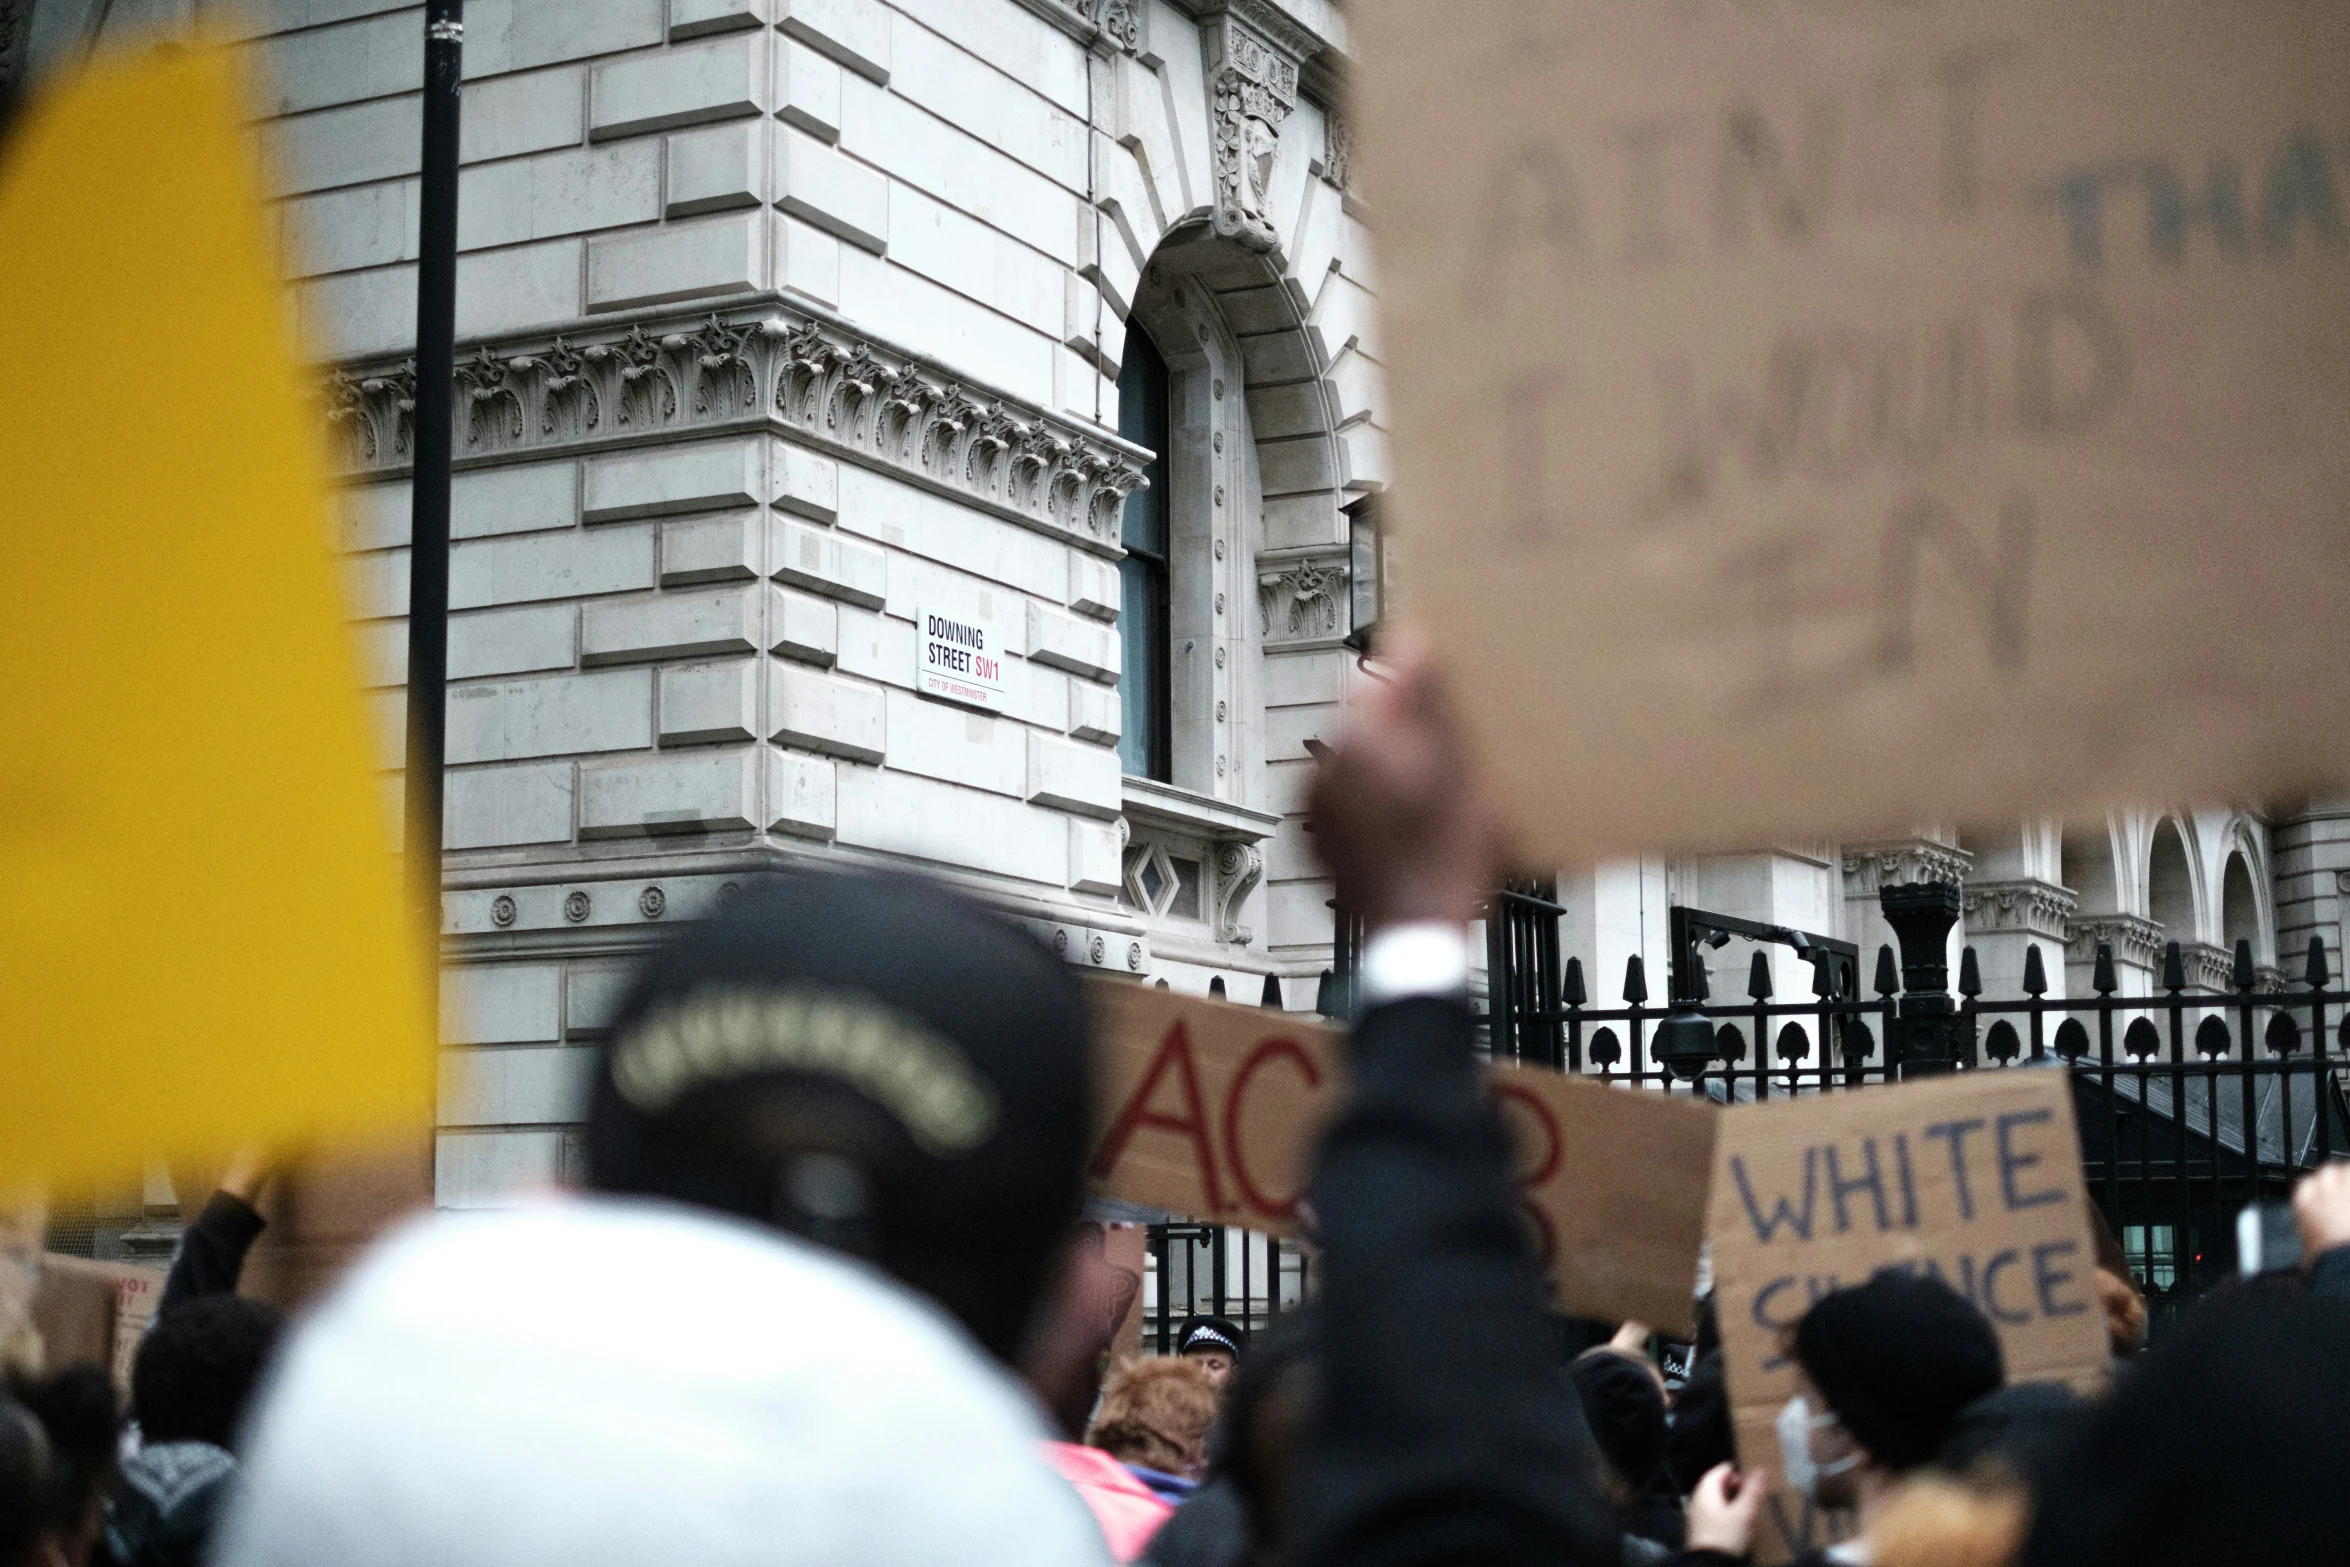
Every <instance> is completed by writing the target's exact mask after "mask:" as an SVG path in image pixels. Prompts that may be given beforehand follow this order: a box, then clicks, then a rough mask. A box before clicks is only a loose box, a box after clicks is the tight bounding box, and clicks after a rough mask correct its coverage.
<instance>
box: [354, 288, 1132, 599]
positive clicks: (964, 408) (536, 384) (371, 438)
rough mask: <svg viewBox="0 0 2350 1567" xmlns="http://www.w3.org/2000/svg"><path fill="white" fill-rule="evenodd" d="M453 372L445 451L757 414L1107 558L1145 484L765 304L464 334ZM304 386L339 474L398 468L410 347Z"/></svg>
mask: <svg viewBox="0 0 2350 1567" xmlns="http://www.w3.org/2000/svg"><path fill="white" fill-rule="evenodd" d="M456 379H457V396H456V410H455V418H456V432H455V449H456V460H457V464H458V466H459V467H467V466H474V465H479V464H482V463H487V462H492V461H496V460H499V459H501V458H513V457H516V456H521V455H526V454H529V455H535V454H539V453H545V454H547V455H550V456H552V455H557V454H562V453H568V452H571V451H575V450H578V449H582V448H586V449H590V450H593V449H597V448H602V447H610V446H626V445H631V444H635V443H638V442H642V441H646V440H651V439H674V438H675V437H677V436H679V435H682V434H688V433H692V434H702V433H705V432H706V433H709V434H714V435H715V434H722V433H728V432H732V431H737V430H743V429H769V430H772V431H774V432H775V433H778V434H785V435H788V436H790V437H791V438H793V439H794V440H797V441H799V442H801V443H803V444H806V445H808V446H811V447H813V448H815V449H817V450H820V451H824V452H826V453H828V454H830V455H835V456H839V457H843V458H847V459H848V460H850V461H853V462H858V463H862V464H864V465H865V466H867V467H871V468H876V469H879V470H881V471H883V472H885V473H890V474H894V475H896V476H898V477H901V478H905V479H909V480H911V481H913V482H916V483H919V484H922V485H924V486H925V487H927V488H930V489H935V490H940V491H944V492H946V493H948V494H951V495H953V496H955V497H956V498H957V499H960V500H963V501H966V502H969V503H972V504H976V505H979V506H981V507H983V508H985V509H987V510H990V511H993V512H996V513H998V514H1001V515H1003V516H1006V517H1008V518H1010V519H1012V520H1014V521H1017V522H1021V523H1024V524H1026V525H1028V526H1030V527H1033V528H1037V529H1040V530H1041V531H1044V532H1047V533H1052V534H1055V535H1058V536H1061V537H1063V538H1066V539H1067V540H1068V541H1069V542H1071V543H1073V544H1077V545H1081V546H1083V547H1085V548H1087V549H1090V550H1092V551H1094V552H1095V553H1097V554H1102V555H1108V556H1113V557H1114V556H1117V555H1120V554H1123V553H1124V550H1123V548H1122V547H1121V546H1120V544H1119V526H1118V524H1119V511H1120V508H1121V507H1122V506H1123V504H1124V502H1125V499H1126V496H1127V494H1128V493H1129V492H1131V491H1133V490H1137V489H1140V488H1142V487H1143V485H1144V483H1145V481H1144V478H1143V470H1142V463H1143V460H1144V457H1145V454H1144V453H1143V452H1142V451H1141V449H1140V448H1137V447H1133V446H1129V445H1128V444H1126V443H1125V442H1122V441H1119V440H1116V439H1115V438H1113V437H1109V436H1106V435H1104V434H1102V433H1101V432H1098V431H1093V430H1089V429H1085V428H1083V427H1082V426H1079V425H1077V424H1074V423H1072V422H1069V421H1065V420H1060V419H1056V418H1053V417H1052V416H1050V415H1048V414H1045V413H1042V412H1040V411H1038V410H1036V409H1033V408H1027V407H1024V406H1022V405H1020V404H1018V403H1015V402H1014V401H1012V400H1011V399H1009V398H1006V397H1002V396H999V395H994V394H990V393H985V392H981V391H979V390H978V389H976V388H972V389H967V388H966V387H965V386H964V385H963V384H962V383H961V382H959V381H957V380H956V379H955V378H954V377H952V376H951V375H948V374H945V373H944V372H942V371H939V370H937V369H935V368H933V367H930V366H927V365H924V364H922V363H921V362H919V361H917V360H915V359H914V358H913V357H912V356H910V355H907V354H904V353H901V352H897V351H894V350H890V349H886V348H882V347H878V346H876V345H875V344H873V343H871V342H869V341H867V340H865V339H863V338H861V337H858V336H856V335H854V334H852V333H849V332H847V331H845V330H843V329H841V328H840V327H838V326H836V325H834V324H833V323H831V322H829V321H821V320H817V319H815V318H813V317H810V316H807V315H804V314H801V313H800V312H797V311H795V310H793V309H791V308H790V307H787V306H784V305H781V304H772V305H768V306H766V307H764V308H763V309H761V310H760V311H759V312H758V313H757V314H754V315H741V314H710V315H706V316H704V317H702V318H701V319H699V320H695V319H691V318H686V319H674V318H673V319H667V320H664V319H653V320H638V321H635V322H633V323H632V324H630V325H629V326H627V327H626V328H625V329H623V328H620V327H613V328H609V329H607V330H604V331H602V332H595V331H590V332H583V333H579V334H577V335H573V334H568V333H564V334H557V335H555V336H553V337H550V338H536V339H528V340H523V341H519V342H513V343H506V344H490V343H480V344H476V345H474V347H473V348H472V349H471V350H470V351H469V352H467V353H465V354H462V355H460V357H459V359H458V363H457V374H456ZM321 393H322V396H323V400H324V402H325V413H326V419H327V423H328V425H329V428H330V429H331V431H332V432H333V435H334V438H335V441H336V445H337V450H338V455H339V457H340V459H341V462H342V466H343V469H344V473H345V476H346V477H347V478H350V479H354V480H366V479H371V478H375V477H379V476H380V477H385V478H391V477H397V476H400V475H403V474H405V473H406V471H407V469H408V467H409V464H410V463H411V462H412V461H413V458H414V442H415V414H416V372H415V362H414V361H413V360H406V361H399V362H394V363H385V364H377V365H351V366H344V367H341V368H338V369H335V370H333V371H331V372H330V373H329V374H328V376H327V377H326V380H325V381H324V383H323V385H322V387H321Z"/></svg>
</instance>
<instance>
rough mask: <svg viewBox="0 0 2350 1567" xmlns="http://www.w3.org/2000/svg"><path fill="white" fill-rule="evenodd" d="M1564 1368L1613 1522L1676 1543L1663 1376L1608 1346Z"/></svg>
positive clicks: (1675, 1508)
mask: <svg viewBox="0 0 2350 1567" xmlns="http://www.w3.org/2000/svg"><path fill="white" fill-rule="evenodd" d="M1567 1376H1568V1378H1569V1379H1570V1380H1571V1381H1573V1383H1574V1384H1575V1393H1576V1396H1577V1397H1578V1398H1580V1399H1581V1400H1582V1403H1583V1419H1584V1423H1585V1424H1587V1425H1588V1426H1590V1428H1591V1438H1592V1441H1593V1442H1594V1443H1595V1444H1596V1445H1597V1446H1598V1448H1599V1458H1600V1475H1599V1481H1600V1486H1599V1489H1600V1494H1601V1495H1602V1496H1604V1497H1605V1498H1606V1499H1607V1503H1608V1505H1609V1507H1611V1508H1612V1509H1614V1511H1615V1515H1616V1520H1617V1522H1619V1523H1621V1524H1622V1525H1623V1527H1624V1532H1625V1533H1627V1534H1632V1535H1637V1536H1639V1537H1640V1538H1641V1539H1644V1540H1653V1541H1655V1542H1656V1543H1657V1544H1659V1545H1664V1546H1669V1547H1674V1548H1678V1547H1679V1545H1680V1544H1681V1531H1682V1520H1681V1508H1680V1505H1679V1502H1678V1500H1677V1499H1676V1498H1675V1497H1674V1495H1673V1494H1672V1492H1671V1490H1670V1485H1671V1481H1670V1480H1669V1479H1668V1478H1667V1476H1666V1473H1665V1455H1666V1447H1667V1442H1668V1439H1669V1436H1670V1431H1671V1428H1670V1425H1669V1419H1668V1415H1667V1412H1666V1409H1665V1392H1664V1384H1663V1381H1662V1379H1661V1378H1660V1377H1659V1376H1658V1375H1657V1373H1656V1372H1654V1371H1653V1370H1651V1369H1650V1368H1649V1365H1648V1363H1647V1362H1646V1361H1645V1360H1642V1359H1637V1358H1635V1357H1634V1356H1632V1355H1630V1354H1627V1353H1625V1352H1624V1351H1623V1350H1620V1349H1611V1348H1607V1347H1605V1346H1602V1347H1601V1348H1598V1349H1587V1350H1585V1351H1584V1352H1583V1353H1582V1354H1580V1355H1577V1356H1576V1357H1575V1358H1574V1360H1572V1361H1571V1362H1569V1363H1568V1366H1567ZM1708 1467H1709V1468H1710V1467H1711V1466H1710V1465H1709V1466H1708Z"/></svg>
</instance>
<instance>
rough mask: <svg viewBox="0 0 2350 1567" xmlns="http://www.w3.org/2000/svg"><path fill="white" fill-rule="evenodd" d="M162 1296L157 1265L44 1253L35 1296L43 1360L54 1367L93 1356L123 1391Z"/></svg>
mask: <svg viewBox="0 0 2350 1567" xmlns="http://www.w3.org/2000/svg"><path fill="white" fill-rule="evenodd" d="M162 1298H163V1269H161V1268H158V1267H148V1266H143V1265H141V1264H139V1263H133V1262H93V1261H91V1260H90V1259H89V1258H87V1257H70V1256H65V1255H62V1254H60V1253H57V1252H50V1253H48V1254H47V1255H45V1256H43V1257H42V1258H41V1288H40V1293H39V1294H37V1295H36V1296H34V1298H33V1321H34V1324H35V1325H36V1326H37V1327H38V1328H39V1329H40V1334H41V1356H42V1360H43V1362H44V1363H45V1364H46V1365H47V1366H48V1367H49V1368H50V1369H52V1370H54V1369H55V1368H57V1367H59V1366H66V1365H71V1364H73V1363H74V1362H75V1361H78V1360H87V1361H92V1362H95V1363H96V1364H98V1365H100V1366H104V1367H106V1368H107V1370H108V1371H109V1372H110V1373H111V1374H112V1376H113V1378H114V1386H115V1391H116V1392H117V1393H118V1394H123V1395H127V1394H128V1393H129V1392H130V1385H131V1362H132V1360H133V1359H134V1358H136V1356H137V1355H138V1352H139V1341H140V1339H142V1338H144V1337H145V1336H146V1332H147V1324H148V1323H149V1322H151V1321H153V1320H154V1316H155V1307H156V1304H157V1303H158V1302H159V1301H161V1299H162Z"/></svg>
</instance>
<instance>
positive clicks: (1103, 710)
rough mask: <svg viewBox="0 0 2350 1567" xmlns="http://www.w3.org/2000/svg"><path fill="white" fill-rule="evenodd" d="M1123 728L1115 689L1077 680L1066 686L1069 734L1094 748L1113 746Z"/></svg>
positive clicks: (1124, 722) (1122, 716)
mask: <svg viewBox="0 0 2350 1567" xmlns="http://www.w3.org/2000/svg"><path fill="white" fill-rule="evenodd" d="M1125 727H1126V713H1125V709H1124V708H1123V707H1121V706H1120V705H1119V702H1118V688H1117V687H1116V686H1102V685H1095V684H1094V683H1093V682H1092V681H1090V680H1077V681H1072V682H1070V685H1069V733H1070V735H1071V736H1072V737H1073V738H1075V739H1079V740H1084V741H1086V742H1088V743H1090V744H1093V745H1116V744H1117V743H1118V736H1119V735H1120V734H1121V733H1123V732H1124V730H1125Z"/></svg>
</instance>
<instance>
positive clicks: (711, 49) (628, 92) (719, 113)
mask: <svg viewBox="0 0 2350 1567" xmlns="http://www.w3.org/2000/svg"><path fill="white" fill-rule="evenodd" d="M766 77H767V52H766V50H765V48H764V47H763V45H762V40H761V39H759V38H757V37H751V36H746V37H738V38H726V39H721V40H719V41H717V42H714V43H707V44H700V45H697V46H695V47H694V48H691V49H669V50H664V51H663V52H661V53H659V54H641V55H632V56H630V57H628V58H626V59H621V60H615V61H613V62H612V63H611V64H609V65H600V66H598V67H596V70H595V73H594V79H593V85H592V86H591V87H590V89H589V95H590V98H591V100H592V102H593V105H594V107H593V108H592V109H590V111H589V113H588V140H590V141H609V140H612V139H613V138H615V137H620V136H642V135H644V134H646V133H648V132H651V131H665V130H672V129H675V128H676V127H678V126H680V125H702V124H706V123H708V122H709V121H711V120H730V119H735V118H737V117H747V116H750V115H755V114H759V113H761V112H763V110H764V102H763V100H764V99H765V98H766V96H767V80H766Z"/></svg>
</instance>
